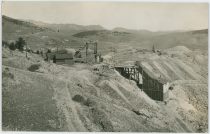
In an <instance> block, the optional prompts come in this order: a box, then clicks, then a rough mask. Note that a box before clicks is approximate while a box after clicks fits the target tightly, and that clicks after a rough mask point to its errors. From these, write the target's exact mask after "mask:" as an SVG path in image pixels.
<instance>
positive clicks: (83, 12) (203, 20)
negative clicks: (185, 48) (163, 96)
mask: <svg viewBox="0 0 210 134" xmlns="http://www.w3.org/2000/svg"><path fill="white" fill-rule="evenodd" d="M208 9H209V7H208V4H207V3H143V2H84V1H83V2H81V1H80V2H52V1H51V2H46V1H45V2H41V1H36V2H32V1H31V2H29V1H28V2H27V1H23V2H20V1H19V2H17V1H16V2H15V1H7V2H5V1H4V2H3V3H2V14H3V15H6V16H9V17H12V18H16V19H26V20H36V21H43V22H47V23H57V24H59V23H69V24H79V25H101V26H103V27H105V28H107V29H112V28H115V27H124V28H128V29H146V30H150V31H169V30H170V31H171V30H196V29H205V28H208Z"/></svg>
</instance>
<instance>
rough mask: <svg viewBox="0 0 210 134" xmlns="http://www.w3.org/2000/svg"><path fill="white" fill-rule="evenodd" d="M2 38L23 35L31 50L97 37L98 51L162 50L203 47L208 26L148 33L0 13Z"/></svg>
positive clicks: (74, 45) (75, 45) (71, 44)
mask: <svg viewBox="0 0 210 134" xmlns="http://www.w3.org/2000/svg"><path fill="white" fill-rule="evenodd" d="M2 32H3V40H5V41H10V40H17V38H19V37H20V36H21V37H23V38H24V39H25V40H26V41H27V43H28V46H30V47H31V48H33V49H40V48H49V47H71V48H76V49H77V48H79V47H81V46H83V45H84V42H85V40H97V41H98V42H99V49H101V51H106V52H107V51H109V50H108V49H109V48H110V47H115V48H120V47H123V48H124V47H133V48H144V49H145V48H146V49H151V48H152V46H153V45H154V46H155V48H156V49H166V48H171V47H175V46H186V47H188V48H189V49H201V50H207V48H208V29H203V30H194V31H170V32H168V31H165V32H151V31H148V30H132V29H126V28H121V27H117V28H114V29H113V30H107V29H105V28H103V27H102V26H100V25H89V26H82V25H77V24H48V23H44V22H40V21H31V20H27V21H23V20H18V19H13V18H10V17H7V16H2Z"/></svg>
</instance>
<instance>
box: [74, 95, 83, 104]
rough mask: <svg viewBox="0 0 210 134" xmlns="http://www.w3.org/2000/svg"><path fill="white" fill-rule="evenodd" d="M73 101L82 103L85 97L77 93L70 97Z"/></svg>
mask: <svg viewBox="0 0 210 134" xmlns="http://www.w3.org/2000/svg"><path fill="white" fill-rule="evenodd" d="M72 100H73V101H76V102H79V103H84V102H85V99H84V97H83V96H81V95H79V94H77V95H75V96H74V97H73V98H72Z"/></svg>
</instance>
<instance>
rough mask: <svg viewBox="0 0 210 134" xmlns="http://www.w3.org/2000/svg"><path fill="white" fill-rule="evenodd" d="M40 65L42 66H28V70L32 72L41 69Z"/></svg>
mask: <svg viewBox="0 0 210 134" xmlns="http://www.w3.org/2000/svg"><path fill="white" fill-rule="evenodd" d="M40 66H41V65H40V64H33V65H31V66H30V67H29V68H28V70H29V71H31V72H35V71H37V70H38V69H39V67H40Z"/></svg>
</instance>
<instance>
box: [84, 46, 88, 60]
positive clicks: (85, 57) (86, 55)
mask: <svg viewBox="0 0 210 134" xmlns="http://www.w3.org/2000/svg"><path fill="white" fill-rule="evenodd" d="M87 55H88V43H87V42H86V57H85V58H86V63H87Z"/></svg>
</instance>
